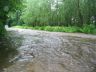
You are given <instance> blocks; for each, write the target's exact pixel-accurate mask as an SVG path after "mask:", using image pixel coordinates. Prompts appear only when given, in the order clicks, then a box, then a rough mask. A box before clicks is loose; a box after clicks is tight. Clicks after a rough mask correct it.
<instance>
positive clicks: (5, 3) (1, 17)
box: [0, 0, 22, 33]
mask: <svg viewBox="0 0 96 72" xmlns="http://www.w3.org/2000/svg"><path fill="white" fill-rule="evenodd" d="M21 5H22V0H0V33H1V32H2V31H3V30H4V24H5V23H6V20H7V18H8V17H7V14H8V13H9V12H14V11H16V9H19V8H21Z"/></svg>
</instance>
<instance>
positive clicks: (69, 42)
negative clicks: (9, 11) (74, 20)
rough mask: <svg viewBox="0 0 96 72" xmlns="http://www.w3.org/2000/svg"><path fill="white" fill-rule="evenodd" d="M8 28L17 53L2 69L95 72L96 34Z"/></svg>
mask: <svg viewBox="0 0 96 72" xmlns="http://www.w3.org/2000/svg"><path fill="white" fill-rule="evenodd" d="M7 30H8V32H9V34H10V37H11V38H12V39H13V41H14V43H16V45H17V46H18V47H17V48H16V50H17V51H18V54H16V55H15V56H13V57H12V58H11V59H10V60H9V61H10V63H12V64H11V65H9V66H7V67H5V68H3V71H2V72H96V36H95V35H86V34H72V33H71V34H69V33H55V32H46V31H36V30H29V29H27V30H26V29H13V28H10V29H7ZM10 54H11V53H10ZM11 55H12V54H11ZM0 66H1V63H0Z"/></svg>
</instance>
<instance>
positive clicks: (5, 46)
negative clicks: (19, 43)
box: [0, 34, 17, 72]
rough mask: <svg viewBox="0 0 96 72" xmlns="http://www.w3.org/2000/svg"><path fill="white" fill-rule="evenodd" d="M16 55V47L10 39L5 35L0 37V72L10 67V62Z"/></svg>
mask: <svg viewBox="0 0 96 72" xmlns="http://www.w3.org/2000/svg"><path fill="white" fill-rule="evenodd" d="M16 54H17V50H16V46H15V45H14V43H13V42H12V39H11V38H10V37H9V36H8V35H7V34H6V35H0V72H2V70H3V69H4V68H6V67H8V66H10V65H12V62H10V60H11V59H12V58H13V57H14V56H15V55H16Z"/></svg>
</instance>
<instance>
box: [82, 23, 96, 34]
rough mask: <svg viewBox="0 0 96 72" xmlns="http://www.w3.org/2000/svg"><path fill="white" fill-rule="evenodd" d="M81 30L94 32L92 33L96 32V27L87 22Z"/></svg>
mask: <svg viewBox="0 0 96 72" xmlns="http://www.w3.org/2000/svg"><path fill="white" fill-rule="evenodd" d="M80 31H81V32H83V33H92V34H96V28H95V26H94V25H93V24H90V25H87V24H85V25H84V26H83V27H82V28H81V29H80Z"/></svg>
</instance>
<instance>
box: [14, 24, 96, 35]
mask: <svg viewBox="0 0 96 72" xmlns="http://www.w3.org/2000/svg"><path fill="white" fill-rule="evenodd" d="M14 27H15V28H22V29H32V30H44V31H50V32H68V33H76V32H79V33H87V34H96V29H95V28H94V27H92V26H91V25H90V26H84V27H82V28H80V27H76V26H70V27H63V26H62V27H60V26H41V27H40V26H35V27H30V26H14Z"/></svg>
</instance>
